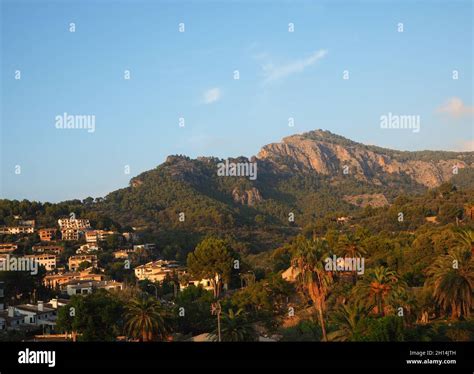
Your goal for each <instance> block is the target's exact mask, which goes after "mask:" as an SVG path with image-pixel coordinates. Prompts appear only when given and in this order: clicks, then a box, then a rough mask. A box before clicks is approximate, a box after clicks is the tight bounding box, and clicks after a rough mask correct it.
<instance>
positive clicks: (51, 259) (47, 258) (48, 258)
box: [25, 253, 57, 271]
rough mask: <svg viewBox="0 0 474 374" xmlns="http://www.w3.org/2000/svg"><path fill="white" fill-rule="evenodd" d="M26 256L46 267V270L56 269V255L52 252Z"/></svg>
mask: <svg viewBox="0 0 474 374" xmlns="http://www.w3.org/2000/svg"><path fill="white" fill-rule="evenodd" d="M25 257H26V258H32V259H34V260H35V261H36V262H37V263H38V264H39V265H42V266H44V267H45V268H46V271H53V270H54V269H56V259H57V257H56V255H54V254H50V253H43V254H35V255H26V256H25Z"/></svg>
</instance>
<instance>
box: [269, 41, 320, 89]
mask: <svg viewBox="0 0 474 374" xmlns="http://www.w3.org/2000/svg"><path fill="white" fill-rule="evenodd" d="M327 53H328V51H327V50H325V49H320V50H319V51H315V52H313V53H312V54H311V55H310V56H309V57H306V58H302V59H299V60H294V61H291V62H289V63H287V64H283V65H274V64H272V63H269V64H266V65H263V66H262V68H263V75H264V83H270V82H274V81H277V80H280V79H283V78H286V77H288V76H290V75H292V74H295V73H301V72H302V71H304V70H305V69H306V68H307V67H309V66H312V65H314V64H315V63H316V62H318V61H319V60H321V59H322V58H324V57H325V56H326V55H327Z"/></svg>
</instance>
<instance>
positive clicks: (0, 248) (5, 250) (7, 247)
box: [0, 243, 18, 254]
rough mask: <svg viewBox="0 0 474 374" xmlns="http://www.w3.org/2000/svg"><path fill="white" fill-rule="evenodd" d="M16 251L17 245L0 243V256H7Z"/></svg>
mask: <svg viewBox="0 0 474 374" xmlns="http://www.w3.org/2000/svg"><path fill="white" fill-rule="evenodd" d="M17 249H18V245H16V244H13V243H0V254H9V253H12V252H15V251H16V250H17Z"/></svg>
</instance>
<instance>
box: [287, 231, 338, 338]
mask: <svg viewBox="0 0 474 374" xmlns="http://www.w3.org/2000/svg"><path fill="white" fill-rule="evenodd" d="M294 248H295V249H294V253H293V257H292V264H293V266H294V267H295V268H297V269H298V275H297V278H296V280H297V282H298V285H299V288H300V290H301V291H302V292H303V293H305V294H307V295H308V296H309V298H310V299H311V300H312V302H313V305H314V307H315V309H316V312H317V313H318V316H319V323H320V324H321V330H322V335H323V340H324V341H327V335H326V324H325V321H324V311H325V310H326V299H327V296H328V294H329V289H330V286H331V284H332V273H330V272H328V271H326V270H325V268H324V265H325V263H324V261H325V259H326V258H328V257H330V254H329V246H328V243H327V241H326V240H322V239H319V238H318V239H316V240H308V239H306V238H304V237H302V236H298V237H297V238H296V241H295V247H294Z"/></svg>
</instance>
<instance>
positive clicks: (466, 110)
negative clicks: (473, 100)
mask: <svg viewBox="0 0 474 374" xmlns="http://www.w3.org/2000/svg"><path fill="white" fill-rule="evenodd" d="M436 111H437V112H438V113H444V114H447V115H449V116H451V117H456V118H458V117H463V116H470V115H472V114H474V107H472V106H469V105H465V104H464V103H463V101H462V100H461V99H460V98H459V97H452V98H450V99H448V100H447V101H446V103H444V104H443V105H441V106H440V107H439V108H438V109H437V110H436Z"/></svg>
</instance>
